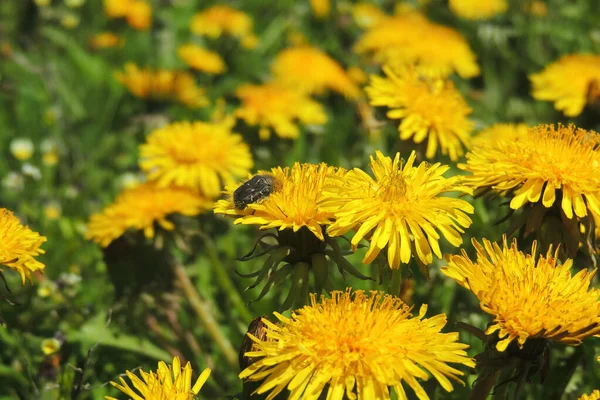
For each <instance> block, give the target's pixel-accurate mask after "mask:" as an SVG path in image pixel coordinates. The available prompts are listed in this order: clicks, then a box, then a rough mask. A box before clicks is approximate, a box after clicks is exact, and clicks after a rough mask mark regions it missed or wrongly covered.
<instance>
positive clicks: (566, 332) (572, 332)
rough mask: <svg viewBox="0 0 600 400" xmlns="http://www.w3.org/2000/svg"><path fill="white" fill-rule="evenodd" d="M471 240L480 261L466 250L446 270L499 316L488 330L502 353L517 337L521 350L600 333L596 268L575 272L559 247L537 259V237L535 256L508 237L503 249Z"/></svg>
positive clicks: (450, 260)
mask: <svg viewBox="0 0 600 400" xmlns="http://www.w3.org/2000/svg"><path fill="white" fill-rule="evenodd" d="M472 243H473V246H475V249H476V250H477V261H476V262H473V261H471V260H470V258H469V256H468V255H467V253H466V252H465V251H464V250H462V254H461V255H452V256H448V266H446V267H442V272H443V273H444V274H445V275H446V276H448V277H450V278H452V279H454V280H456V282H457V283H458V284H460V285H461V286H463V287H465V288H467V289H469V290H471V291H472V292H473V293H474V294H475V295H476V296H477V298H478V299H479V302H480V303H479V304H480V307H481V309H482V310H483V311H485V312H486V313H488V314H490V315H492V316H493V317H494V323H493V324H492V325H490V326H489V327H488V329H487V330H486V334H487V335H490V334H493V333H497V334H498V338H499V339H500V340H499V341H498V343H497V344H496V349H497V350H498V351H504V350H506V348H507V347H508V345H509V344H510V343H511V342H512V341H514V340H516V342H517V344H518V346H519V347H520V348H523V345H524V344H525V341H526V340H531V339H547V340H550V341H555V342H560V343H564V344H569V345H575V346H576V345H578V344H580V343H581V341H582V340H583V339H585V338H586V337H590V336H593V335H598V334H599V333H600V301H599V300H598V298H599V297H600V290H597V289H593V288H590V282H591V280H592V278H593V277H594V274H595V273H596V270H594V271H588V270H587V269H583V270H581V271H579V272H577V273H576V274H575V275H573V276H571V272H570V269H571V267H572V266H573V260H571V259H567V260H566V261H565V262H564V263H563V264H561V265H559V264H557V260H558V251H556V252H554V253H552V249H550V250H549V251H548V252H547V254H546V256H544V255H540V256H539V257H538V256H536V251H537V248H536V246H537V243H536V242H535V241H534V243H533V246H532V249H531V253H530V254H524V253H522V252H521V251H519V249H518V248H517V242H516V240H514V241H513V242H512V244H511V245H510V246H509V245H508V243H507V240H506V236H504V237H503V243H502V247H500V246H499V245H498V244H496V243H491V242H490V241H489V240H487V239H484V240H483V245H481V244H479V243H478V242H477V241H476V240H475V239H473V240H472Z"/></svg>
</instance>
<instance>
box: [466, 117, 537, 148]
mask: <svg viewBox="0 0 600 400" xmlns="http://www.w3.org/2000/svg"><path fill="white" fill-rule="evenodd" d="M528 129H529V127H528V126H527V124H505V123H498V124H494V125H492V126H489V127H487V128H485V129H483V130H482V131H480V132H479V133H478V134H477V135H476V136H475V137H473V143H472V145H473V146H482V145H494V144H496V143H499V142H503V141H513V140H521V138H523V137H525V136H527V130H528Z"/></svg>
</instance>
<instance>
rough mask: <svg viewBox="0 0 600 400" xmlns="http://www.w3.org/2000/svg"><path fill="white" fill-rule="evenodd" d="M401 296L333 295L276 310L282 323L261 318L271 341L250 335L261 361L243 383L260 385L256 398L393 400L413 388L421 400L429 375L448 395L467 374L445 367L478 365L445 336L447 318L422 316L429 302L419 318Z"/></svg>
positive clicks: (453, 336)
mask: <svg viewBox="0 0 600 400" xmlns="http://www.w3.org/2000/svg"><path fill="white" fill-rule="evenodd" d="M410 310H411V309H410V307H408V306H407V305H406V304H404V303H403V302H402V300H400V299H399V298H395V297H393V296H390V295H386V294H384V293H383V292H376V291H373V292H371V295H370V296H368V295H366V294H365V293H364V292H363V291H356V292H354V293H351V292H350V290H346V292H340V291H334V292H332V294H331V298H330V299H329V298H326V297H325V296H322V297H321V302H320V303H317V301H316V299H315V295H314V294H311V304H310V305H309V306H306V307H304V308H302V309H299V310H296V311H295V312H293V313H292V316H291V318H286V317H284V316H283V315H281V314H279V313H275V316H276V317H277V319H279V321H280V322H279V323H278V324H274V323H272V322H270V321H268V320H267V319H263V320H262V322H263V323H264V325H265V327H264V330H265V331H266V333H265V334H266V339H264V340H260V339H258V338H256V337H254V336H253V335H252V334H250V333H248V336H249V337H250V338H251V339H252V340H253V341H254V345H253V347H252V351H250V352H247V353H246V356H247V357H256V358H258V360H257V361H255V362H254V363H253V364H251V365H250V366H249V367H248V368H246V369H245V370H243V371H242V372H241V373H240V375H239V376H240V378H241V379H248V380H250V381H262V382H261V384H260V386H259V387H258V389H257V390H256V391H255V393H257V394H265V393H267V392H269V391H270V393H269V395H268V396H267V399H268V400H270V399H273V398H275V396H276V395H277V394H278V393H280V392H282V391H283V390H284V389H286V388H287V389H288V390H289V391H290V394H289V398H290V399H300V398H302V399H304V400H311V399H313V400H316V399H319V398H321V397H320V396H321V395H322V392H323V391H324V390H325V386H326V385H329V386H328V389H327V398H328V399H331V400H342V399H343V398H357V397H356V395H357V394H358V398H364V399H389V398H390V392H389V390H390V389H389V387H390V386H391V387H393V388H394V392H395V393H396V395H397V396H398V398H400V399H406V398H407V397H406V392H405V390H404V386H405V385H406V384H408V386H410V388H411V389H412V390H413V391H414V392H415V394H416V395H417V397H418V398H419V399H421V400H425V399H429V396H428V395H427V393H426V392H425V390H424V388H423V387H422V386H421V383H420V382H419V380H428V379H429V377H430V376H433V377H435V379H436V380H437V381H438V382H439V383H440V385H441V386H442V387H443V388H444V389H445V390H446V391H449V392H450V391H452V390H453V387H452V383H451V382H450V380H454V381H456V382H459V383H461V384H462V381H461V380H460V379H459V376H462V375H463V373H462V372H460V371H459V370H457V369H456V368H454V367H453V366H450V365H448V364H449V363H456V364H462V365H466V366H468V367H473V366H474V365H475V363H474V362H473V360H472V359H470V358H469V357H467V353H466V352H465V349H467V348H468V345H466V344H462V343H460V342H459V341H458V333H456V332H452V333H442V332H441V330H442V328H444V326H445V325H446V315H444V314H439V315H435V316H433V317H431V318H425V314H426V312H427V305H423V306H422V307H421V309H420V310H419V315H418V316H416V317H414V316H413V315H412V314H411V313H410Z"/></svg>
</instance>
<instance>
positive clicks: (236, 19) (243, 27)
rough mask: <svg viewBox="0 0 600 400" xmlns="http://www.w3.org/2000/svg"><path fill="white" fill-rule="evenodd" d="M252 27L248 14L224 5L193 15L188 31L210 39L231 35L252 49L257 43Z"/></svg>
mask: <svg viewBox="0 0 600 400" xmlns="http://www.w3.org/2000/svg"><path fill="white" fill-rule="evenodd" d="M252 25H253V23H252V18H251V17H250V16H249V15H248V14H246V13H244V12H242V11H239V10H236V9H235V8H231V7H228V6H225V5H215V6H212V7H210V8H207V9H206V10H203V11H201V12H199V13H197V14H196V15H194V17H193V18H192V22H191V23H190V30H191V31H192V33H193V34H195V35H199V36H208V37H211V38H218V37H220V36H221V35H231V36H233V37H236V38H238V39H240V40H241V41H242V46H244V47H246V48H252V47H255V46H256V43H257V38H256V36H255V35H254V32H253V27H252Z"/></svg>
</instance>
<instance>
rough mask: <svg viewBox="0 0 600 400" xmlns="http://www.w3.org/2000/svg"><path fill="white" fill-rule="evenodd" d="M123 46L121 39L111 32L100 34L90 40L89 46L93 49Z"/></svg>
mask: <svg viewBox="0 0 600 400" xmlns="http://www.w3.org/2000/svg"><path fill="white" fill-rule="evenodd" d="M122 44H123V39H121V38H120V37H119V36H117V35H115V34H114V33H112V32H101V33H98V34H96V35H94V36H92V38H91V39H90V46H91V47H92V48H93V49H96V50H97V49H108V48H111V47H116V46H120V45H122Z"/></svg>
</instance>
